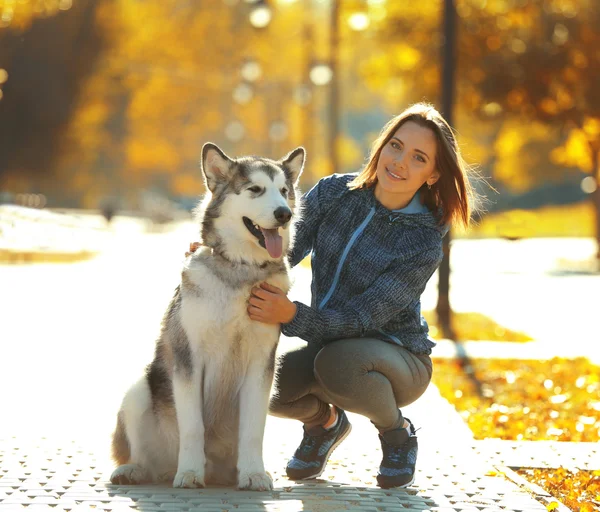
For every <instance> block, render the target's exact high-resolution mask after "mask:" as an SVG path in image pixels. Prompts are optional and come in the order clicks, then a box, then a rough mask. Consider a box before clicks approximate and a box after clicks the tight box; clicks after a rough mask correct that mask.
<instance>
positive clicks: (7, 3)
mask: <svg viewBox="0 0 600 512" xmlns="http://www.w3.org/2000/svg"><path fill="white" fill-rule="evenodd" d="M72 4H73V2H72V0H43V1H41V0H18V1H16V0H0V28H3V27H10V28H11V29H13V30H19V31H24V30H26V29H27V28H29V26H30V25H31V24H32V23H33V21H34V20H35V19H36V18H49V17H50V16H54V15H56V14H57V13H59V12H60V11H67V10H69V9H70V8H71V6H72Z"/></svg>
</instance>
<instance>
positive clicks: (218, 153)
mask: <svg viewBox="0 0 600 512" xmlns="http://www.w3.org/2000/svg"><path fill="white" fill-rule="evenodd" d="M233 164H234V162H233V160H232V159H231V158H229V157H228V156H227V155H226V154H225V153H224V152H223V151H222V150H221V149H220V148H219V146H217V145H216V144H213V143H212V142H207V143H206V144H204V146H202V160H201V161H200V167H201V168H202V173H203V175H204V182H205V183H206V186H207V188H208V189H209V190H210V191H211V192H214V191H215V188H216V187H217V184H218V183H220V182H224V181H229V179H230V178H231V173H232V170H233Z"/></svg>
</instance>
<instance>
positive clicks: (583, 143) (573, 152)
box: [550, 122, 595, 172]
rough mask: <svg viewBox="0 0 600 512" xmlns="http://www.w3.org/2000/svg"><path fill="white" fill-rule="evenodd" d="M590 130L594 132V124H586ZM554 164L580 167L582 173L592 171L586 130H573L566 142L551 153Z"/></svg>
mask: <svg viewBox="0 0 600 512" xmlns="http://www.w3.org/2000/svg"><path fill="white" fill-rule="evenodd" d="M586 126H588V130H594V129H595V128H594V123H593V122H590V123H588V124H586ZM550 159H551V161H552V162H554V163H555V164H558V165H564V166H566V167H578V168H579V169H581V170H582V171H587V172H590V171H591V170H592V155H591V152H590V145H589V142H588V139H587V136H586V133H585V131H584V130H579V129H573V130H571V131H570V133H569V137H568V138H567V140H566V142H565V143H564V144H563V145H562V146H560V147H558V148H556V149H553V150H552V152H551V153H550Z"/></svg>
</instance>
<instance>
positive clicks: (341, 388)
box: [314, 340, 368, 396]
mask: <svg viewBox="0 0 600 512" xmlns="http://www.w3.org/2000/svg"><path fill="white" fill-rule="evenodd" d="M367 371H368V369H367V368H365V367H364V364H363V361H362V359H361V358H360V357H356V354H354V353H353V351H352V349H351V344H348V343H347V340H343V341H334V342H332V343H329V344H328V345H326V346H325V347H324V348H323V349H321V351H320V352H319V353H318V354H317V357H315V364H314V375H315V379H316V380H317V382H318V383H319V384H320V385H321V387H322V388H323V391H324V392H325V393H328V394H329V393H332V394H334V395H338V396H339V395H344V394H345V393H352V389H351V388H352V382H354V381H355V380H356V378H357V377H358V376H360V374H366V373H367Z"/></svg>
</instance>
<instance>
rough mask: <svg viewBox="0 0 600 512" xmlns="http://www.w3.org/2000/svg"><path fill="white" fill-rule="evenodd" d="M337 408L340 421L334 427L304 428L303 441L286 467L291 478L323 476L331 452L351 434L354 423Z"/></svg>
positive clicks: (305, 478) (306, 478) (304, 478)
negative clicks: (328, 428)
mask: <svg viewBox="0 0 600 512" xmlns="http://www.w3.org/2000/svg"><path fill="white" fill-rule="evenodd" d="M336 410H337V412H338V422H337V425H336V426H335V427H333V428H332V429H330V430H326V429H324V428H323V427H319V426H317V427H311V428H310V429H307V428H306V427H305V428H304V437H303V438H302V442H301V443H300V446H299V447H298V449H297V450H296V452H295V453H294V456H293V457H292V458H291V459H290V461H289V462H288V464H287V466H286V468H285V472H286V474H287V476H288V478H289V479H290V480H308V479H310V478H317V477H319V476H321V473H323V471H324V470H325V465H326V464H327V459H329V456H330V455H331V452H333V450H335V448H336V447H337V446H338V445H339V444H340V443H341V442H342V441H343V440H344V439H346V437H348V434H350V431H351V430H352V425H350V422H349V421H348V417H347V416H346V413H345V412H344V411H342V410H341V409H340V408H338V407H336Z"/></svg>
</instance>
